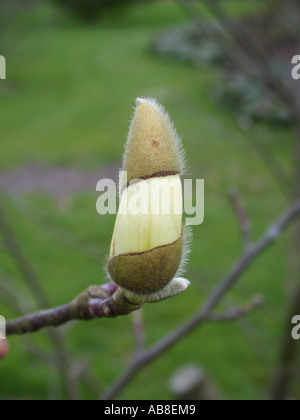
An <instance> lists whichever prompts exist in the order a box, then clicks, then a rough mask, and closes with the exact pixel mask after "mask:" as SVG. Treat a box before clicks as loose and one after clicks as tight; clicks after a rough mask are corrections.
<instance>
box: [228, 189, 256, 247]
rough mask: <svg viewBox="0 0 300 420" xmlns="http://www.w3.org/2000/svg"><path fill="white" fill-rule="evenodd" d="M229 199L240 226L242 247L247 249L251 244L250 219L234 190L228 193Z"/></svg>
mask: <svg viewBox="0 0 300 420" xmlns="http://www.w3.org/2000/svg"><path fill="white" fill-rule="evenodd" d="M229 198H230V201H231V204H232V207H233V209H234V211H235V213H236V216H237V219H238V222H239V225H240V229H241V234H242V238H243V242H244V247H245V249H248V248H249V247H250V246H251V244H252V238H251V223H250V219H249V217H248V214H247V211H246V209H245V207H244V205H243V203H242V200H241V199H240V197H239V194H238V192H237V190H236V189H231V190H230V191H229Z"/></svg>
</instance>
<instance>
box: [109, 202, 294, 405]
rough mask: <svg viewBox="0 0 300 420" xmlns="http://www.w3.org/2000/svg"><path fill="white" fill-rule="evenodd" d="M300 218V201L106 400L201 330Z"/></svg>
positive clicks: (142, 356)
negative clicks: (195, 330) (285, 231)
mask: <svg viewBox="0 0 300 420" xmlns="http://www.w3.org/2000/svg"><path fill="white" fill-rule="evenodd" d="M299 216H300V200H298V201H297V202H296V203H295V204H294V205H293V207H292V208H291V209H290V210H288V211H287V212H286V213H284V215H283V216H281V217H280V218H279V219H278V220H277V222H276V223H274V224H273V225H272V226H271V227H270V228H269V229H268V230H267V232H266V233H265V235H263V236H262V238H261V239H260V240H259V241H258V242H257V243H256V244H255V245H253V246H252V247H251V248H249V249H248V250H246V251H245V253H244V255H243V256H242V257H241V258H240V260H239V261H238V262H237V263H236V264H235V266H234V267H233V269H232V270H231V271H230V273H229V274H228V275H227V276H226V277H225V278H224V279H223V281H222V282H221V283H220V285H219V286H218V287H217V288H216V289H215V291H214V292H213V293H212V294H211V295H210V297H209V298H208V299H207V301H206V303H205V304H204V305H203V306H202V307H201V308H200V309H199V311H198V312H197V313H196V314H195V315H194V316H192V317H191V318H190V319H189V320H188V321H187V322H186V323H184V324H183V325H182V326H181V327H179V328H178V329H176V330H175V331H174V332H173V333H171V334H170V335H168V336H167V337H165V338H163V339H161V340H160V341H158V342H157V343H156V344H154V345H153V346H152V347H150V348H149V349H148V350H146V351H144V352H143V353H141V354H140V355H139V356H138V357H137V358H136V360H135V361H134V362H133V363H132V365H131V366H130V367H129V368H128V369H127V371H126V372H125V373H124V374H123V375H122V376H120V378H119V379H117V381H116V382H115V384H114V385H113V386H112V387H111V389H110V390H108V392H107V393H106V394H105V395H104V396H103V397H102V399H104V400H109V399H113V398H115V397H116V396H117V395H118V394H119V393H120V392H121V391H122V390H123V388H124V387H125V386H126V385H127V384H128V383H129V382H131V381H132V379H133V378H134V377H135V376H136V375H137V373H138V372H139V371H140V370H141V369H143V368H144V367H145V366H147V365H148V364H149V363H151V362H152V361H153V360H155V359H156V358H157V357H158V356H160V355H161V354H162V353H164V352H165V351H166V350H168V349H169V348H171V347H172V346H174V345H175V344H176V343H177V342H178V341H180V340H181V339H182V338H184V337H185V336H186V335H188V334H189V333H190V332H191V331H193V330H194V329H195V328H197V327H200V326H201V325H203V324H204V323H205V322H207V321H208V320H209V318H210V317H211V316H212V310H213V309H214V308H215V307H216V306H217V304H218V303H219V302H220V301H221V299H222V298H223V297H224V296H225V295H226V294H227V292H228V291H229V290H230V289H231V288H232V287H233V286H234V285H235V284H236V283H237V281H238V280H239V279H240V277H241V275H242V274H243V273H244V272H245V271H246V269H247V268H248V267H249V266H250V265H251V264H252V263H253V262H254V261H255V260H256V259H257V258H258V256H260V255H261V254H262V253H263V252H264V251H265V250H266V249H268V248H269V247H270V246H271V245H272V244H273V243H274V242H276V240H277V239H278V238H279V237H280V235H281V234H282V232H283V231H284V230H285V229H286V228H287V227H288V226H289V225H290V224H291V223H292V222H294V221H295V220H296V219H297V218H298V217H299Z"/></svg>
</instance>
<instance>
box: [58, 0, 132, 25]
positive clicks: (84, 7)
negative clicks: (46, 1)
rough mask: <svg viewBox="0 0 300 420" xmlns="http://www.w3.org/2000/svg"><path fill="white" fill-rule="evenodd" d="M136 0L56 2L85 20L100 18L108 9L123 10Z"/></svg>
mask: <svg viewBox="0 0 300 420" xmlns="http://www.w3.org/2000/svg"><path fill="white" fill-rule="evenodd" d="M134 1H136V0H54V2H55V3H56V4H58V5H60V6H62V7H63V8H65V9H67V10H69V11H71V12H73V13H74V14H76V15H77V16H79V17H80V18H82V19H84V20H88V21H90V20H94V19H97V18H99V17H100V16H101V15H102V14H103V12H105V11H106V10H108V9H116V8H123V7H126V6H128V5H129V4H131V3H133V2H134Z"/></svg>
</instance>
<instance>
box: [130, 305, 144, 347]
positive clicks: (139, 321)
mask: <svg viewBox="0 0 300 420" xmlns="http://www.w3.org/2000/svg"><path fill="white" fill-rule="evenodd" d="M132 326H133V331H134V336H135V340H136V353H137V354H139V353H140V352H142V351H143V350H144V347H145V329H144V322H143V313H142V308H141V309H140V310H139V311H135V312H133V313H132Z"/></svg>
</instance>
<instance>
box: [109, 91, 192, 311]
mask: <svg viewBox="0 0 300 420" xmlns="http://www.w3.org/2000/svg"><path fill="white" fill-rule="evenodd" d="M182 170H183V158H182V150H181V147H180V141H179V139H178V136H177V134H176V131H175V129H174V127H173V125H172V123H171V121H170V118H169V116H168V115H167V114H166V113H165V112H164V109H163V108H162V107H161V106H160V105H158V104H157V103H156V102H155V101H154V100H152V99H137V107H136V110H135V115H134V118H133V121H132V124H131V128H130V132H129V136H128V141H127V145H126V151H125V156H124V164H123V172H122V174H123V175H122V176H121V179H120V193H121V199H120V207H119V212H118V215H117V219H116V223H115V228H114V233H113V238H112V243H111V248H110V255H109V259H108V272H109V275H110V277H111V279H112V280H113V281H114V282H115V283H116V284H117V285H119V286H120V288H121V290H122V291H123V294H124V296H125V297H126V299H127V300H128V301H129V302H131V303H133V304H141V303H144V302H156V301H159V300H162V299H166V298H168V297H170V296H174V295H176V294H178V293H180V292H182V291H183V290H185V289H186V288H187V287H188V285H189V282H188V281H187V280H185V279H182V278H178V274H179V272H180V269H181V268H182V261H183V260H184V254H185V250H186V246H185V242H186V240H185V239H186V238H185V236H186V235H184V233H183V229H182V185H181V179H180V173H181V172H182Z"/></svg>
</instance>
